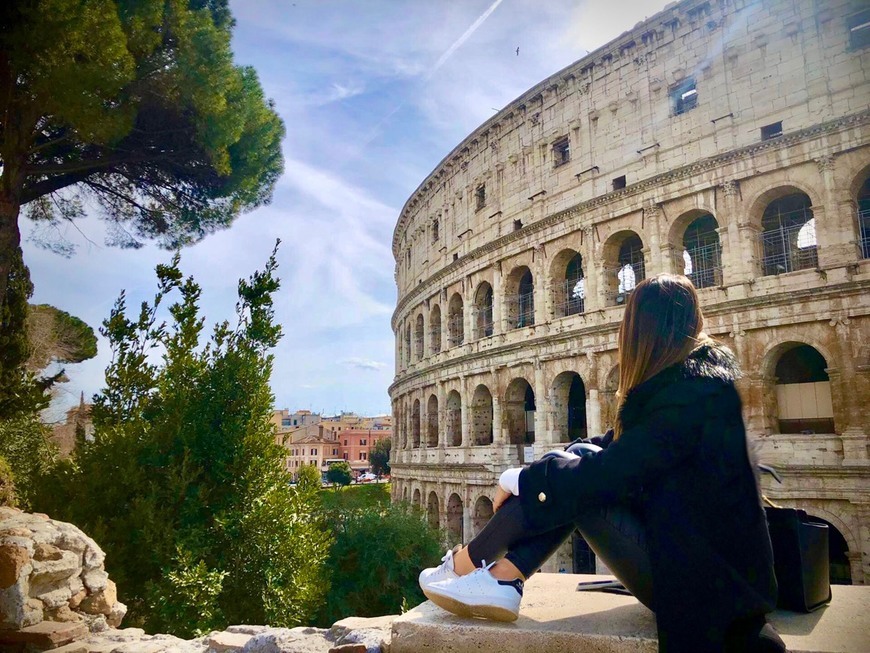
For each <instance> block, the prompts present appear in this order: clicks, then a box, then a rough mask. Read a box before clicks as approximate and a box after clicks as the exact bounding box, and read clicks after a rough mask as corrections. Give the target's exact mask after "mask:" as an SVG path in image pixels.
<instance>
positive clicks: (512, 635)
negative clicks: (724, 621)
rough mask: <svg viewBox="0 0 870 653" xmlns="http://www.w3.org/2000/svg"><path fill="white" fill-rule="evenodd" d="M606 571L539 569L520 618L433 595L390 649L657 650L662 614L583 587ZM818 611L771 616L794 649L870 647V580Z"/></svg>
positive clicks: (862, 652) (861, 651)
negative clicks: (482, 615) (452, 604)
mask: <svg viewBox="0 0 870 653" xmlns="http://www.w3.org/2000/svg"><path fill="white" fill-rule="evenodd" d="M601 579H602V576H581V575H574V574H537V575H535V576H534V577H533V578H532V579H531V580H529V581H528V582H527V583H526V586H525V596H524V598H523V605H522V608H521V611H520V618H519V619H518V620H517V621H516V622H514V623H512V624H504V623H496V622H490V621H484V620H472V619H462V618H460V617H455V616H453V615H451V614H449V613H447V612H445V611H444V610H442V609H440V608H438V607H437V606H435V605H434V604H433V603H432V602H430V601H427V602H425V603H423V604H421V605H419V606H417V607H416V608H414V609H413V610H411V611H409V612H406V613H405V614H404V615H402V616H401V617H399V618H397V619H396V620H395V621H394V622H393V637H392V642H391V645H390V653H426V652H432V653H435V652H438V653H466V652H468V653H471V652H474V653H480V651H499V653H560V652H562V651H564V652H568V651H570V652H572V653H574V652H576V653H584V652H590V653H593V652H594V653H625V652H629V651H630V652H632V653H655V652H656V650H657V642H656V629H655V618H654V616H653V614H652V612H650V611H649V610H647V609H646V608H645V607H643V606H642V605H641V604H640V603H638V602H637V600H636V599H634V598H633V597H630V596H620V595H615V594H603V593H600V592H586V593H581V592H576V591H575V588H576V586H577V583H578V582H579V581H581V580H601ZM833 593H834V597H833V601H832V602H831V604H830V605H829V606H827V607H826V608H822V609H821V610H818V611H816V612H813V613H811V614H797V613H794V612H784V611H777V612H775V613H773V615H771V619H770V620H771V622H772V623H773V625H774V626H775V627H776V629H777V630H778V631H779V633H780V635H782V638H783V640H785V643H786V645H787V646H788V650H789V651H790V652H791V653H867V651H868V647H867V633H870V587H864V586H835V587H834V588H833Z"/></svg>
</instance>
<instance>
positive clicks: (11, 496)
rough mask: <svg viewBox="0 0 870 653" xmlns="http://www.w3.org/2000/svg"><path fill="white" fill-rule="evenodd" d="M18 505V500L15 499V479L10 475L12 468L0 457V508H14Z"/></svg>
mask: <svg viewBox="0 0 870 653" xmlns="http://www.w3.org/2000/svg"><path fill="white" fill-rule="evenodd" d="M17 505H18V500H17V499H16V498H15V478H14V475H13V474H12V468H11V467H10V466H9V463H7V462H6V461H5V460H4V459H3V458H2V457H0V507H3V506H8V507H11V508H14V507H15V506H17Z"/></svg>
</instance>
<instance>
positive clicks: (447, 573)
mask: <svg viewBox="0 0 870 653" xmlns="http://www.w3.org/2000/svg"><path fill="white" fill-rule="evenodd" d="M454 578H459V576H458V575H457V574H456V571H454V567H453V550H452V549H451V550H448V551H447V553H445V554H444V557H443V558H441V564H440V565H438V566H437V567H429V568H428V569H424V570H423V571H421V572H420V576H419V578H418V579H417V580H418V581H419V583H420V589H422V590H423V592H424V593H425V592H426V588H427V587H428V586H429V585H431V584H432V583H438V582H441V581H442V580H453V579H454Z"/></svg>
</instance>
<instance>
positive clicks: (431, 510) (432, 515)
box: [426, 223, 441, 531]
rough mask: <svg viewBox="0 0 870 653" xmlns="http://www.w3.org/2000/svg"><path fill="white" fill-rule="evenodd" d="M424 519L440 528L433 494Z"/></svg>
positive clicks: (428, 501) (438, 513)
mask: <svg viewBox="0 0 870 653" xmlns="http://www.w3.org/2000/svg"><path fill="white" fill-rule="evenodd" d="M436 224H437V223H436ZM426 518H427V521H428V522H429V528H431V529H432V530H436V531H437V530H438V529H439V528H440V526H441V515H440V510H439V509H438V495H437V494H435V493H434V492H430V493H429V499H428V500H427V501H426Z"/></svg>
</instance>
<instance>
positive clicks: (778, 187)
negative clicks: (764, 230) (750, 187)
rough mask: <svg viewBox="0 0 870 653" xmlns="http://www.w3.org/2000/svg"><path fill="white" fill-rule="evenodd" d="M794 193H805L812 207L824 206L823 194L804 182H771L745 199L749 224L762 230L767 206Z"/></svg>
mask: <svg viewBox="0 0 870 653" xmlns="http://www.w3.org/2000/svg"><path fill="white" fill-rule="evenodd" d="M819 179H821V177H820V178H819ZM794 193H803V194H804V195H806V196H807V197H809V198H810V203H811V204H810V205H811V206H821V204H822V193H821V192H820V191H818V190H817V189H815V188H812V187H810V186H807V185H805V184H804V183H802V182H796V181H794V180H791V179H789V180H788V181H771V182H770V183H768V184H766V185H765V186H764V187H763V188H760V189H758V190H757V191H756V192H755V193H753V194H752V195H750V196H749V197H747V198H745V201H744V206H747V207H749V210H748V211H747V217H748V218H749V222H750V223H751V224H752V225H754V226H755V227H757V228H758V229H761V219H762V216H763V215H764V210H765V209H766V208H767V206H768V205H769V204H770V203H771V202H773V201H775V200H778V199H781V198H783V197H785V196H786V195H792V194H794Z"/></svg>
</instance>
